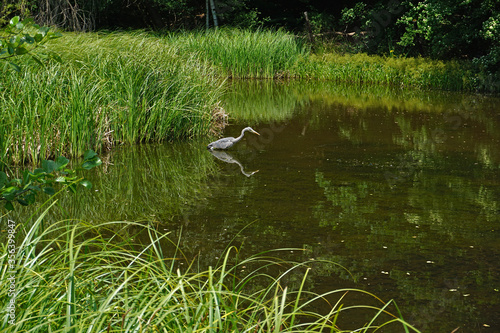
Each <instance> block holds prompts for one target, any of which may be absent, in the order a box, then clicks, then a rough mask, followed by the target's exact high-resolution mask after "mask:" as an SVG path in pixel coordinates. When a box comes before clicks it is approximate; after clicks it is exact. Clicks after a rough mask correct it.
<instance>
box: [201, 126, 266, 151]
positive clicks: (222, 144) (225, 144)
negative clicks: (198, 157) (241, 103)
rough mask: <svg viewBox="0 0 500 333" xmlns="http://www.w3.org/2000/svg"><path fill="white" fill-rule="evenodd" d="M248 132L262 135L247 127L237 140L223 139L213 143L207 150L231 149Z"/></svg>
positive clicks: (231, 138)
mask: <svg viewBox="0 0 500 333" xmlns="http://www.w3.org/2000/svg"><path fill="white" fill-rule="evenodd" d="M246 131H250V132H252V133H255V134H257V135H260V134H259V133H257V132H256V131H255V130H254V129H253V128H251V127H245V128H244V129H243V130H242V131H241V135H240V136H239V137H237V138H233V137H228V138H222V139H219V140H217V141H214V142H212V143H210V144H209V145H208V146H207V148H208V149H210V150H214V149H228V148H231V147H232V146H233V145H234V144H235V143H236V142H238V141H240V140H241V139H242V138H243V136H244V135H245V132H246Z"/></svg>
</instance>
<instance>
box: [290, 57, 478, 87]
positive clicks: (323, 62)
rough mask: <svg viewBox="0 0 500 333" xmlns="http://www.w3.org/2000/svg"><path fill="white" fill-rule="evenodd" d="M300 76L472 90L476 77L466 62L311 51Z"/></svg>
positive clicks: (298, 68)
mask: <svg viewBox="0 0 500 333" xmlns="http://www.w3.org/2000/svg"><path fill="white" fill-rule="evenodd" d="M296 72H297V74H298V75H299V76H300V77H308V78H314V79H323V80H331V81H339V82H352V83H368V84H384V85H391V86H397V87H410V88H422V89H442V90H452V91H473V90H475V89H476V83H477V77H476V76H475V75H474V73H473V71H472V69H471V68H470V67H469V66H467V65H466V64H464V63H458V62H455V61H448V62H443V61H438V60H431V59H424V58H398V57H381V56H369V55H367V54H364V53H360V54H340V53H326V54H322V55H311V56H310V57H309V58H308V59H305V60H302V61H300V62H299V63H297V67H296Z"/></svg>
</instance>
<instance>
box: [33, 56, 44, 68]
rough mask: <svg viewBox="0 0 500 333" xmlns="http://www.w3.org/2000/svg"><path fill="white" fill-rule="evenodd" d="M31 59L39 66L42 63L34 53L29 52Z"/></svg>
mask: <svg viewBox="0 0 500 333" xmlns="http://www.w3.org/2000/svg"><path fill="white" fill-rule="evenodd" d="M31 59H33V60H35V62H36V63H37V64H39V65H40V66H43V63H42V62H41V61H40V59H38V57H37V56H36V55H34V54H31Z"/></svg>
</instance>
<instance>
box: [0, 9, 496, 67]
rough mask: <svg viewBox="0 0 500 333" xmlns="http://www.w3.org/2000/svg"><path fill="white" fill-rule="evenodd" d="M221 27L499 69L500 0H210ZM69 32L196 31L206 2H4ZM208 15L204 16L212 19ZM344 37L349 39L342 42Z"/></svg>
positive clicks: (203, 23)
mask: <svg viewBox="0 0 500 333" xmlns="http://www.w3.org/2000/svg"><path fill="white" fill-rule="evenodd" d="M214 3H215V7H216V12H217V17H218V21H219V25H221V26H224V25H225V26H239V27H246V28H255V27H273V28H285V29H287V30H289V31H292V32H294V33H299V34H300V33H303V32H304V30H305V27H306V21H305V18H304V17H305V15H304V12H308V19H309V22H308V24H307V32H308V33H309V34H310V33H313V34H314V35H315V36H320V38H324V37H325V36H326V37H328V38H331V37H338V36H344V37H345V36H349V38H350V40H347V41H348V42H351V43H353V44H355V45H356V47H355V48H351V50H355V51H363V52H368V53H373V54H395V55H401V56H426V57H431V58H434V59H463V60H469V61H470V62H471V63H474V64H475V65H476V67H477V68H478V69H480V70H481V71H482V72H484V73H489V74H492V75H493V74H495V73H496V74H498V71H499V68H500V37H499V36H500V0H461V1H456V0H365V1H354V2H353V1H348V0H341V1H319V0H274V1H269V0H214ZM12 14H19V15H21V16H22V15H32V16H33V17H34V18H35V20H36V21H37V23H39V24H42V25H56V26H60V27H63V28H65V29H69V30H80V31H87V30H97V29H124V28H125V29H126V28H143V29H144V28H145V29H154V30H165V29H168V30H174V29H199V28H205V26H206V23H207V20H206V19H207V1H206V0H44V1H38V0H23V1H15V0H1V2H0V16H1V17H0V25H1V24H2V22H3V23H6V22H8V19H6V18H7V17H8V16H9V15H12ZM211 16H212V15H210V14H208V18H209V19H210V20H208V22H210V24H211V25H212V21H211V20H212V17H211ZM343 41H344V42H345V41H346V39H344V40H343Z"/></svg>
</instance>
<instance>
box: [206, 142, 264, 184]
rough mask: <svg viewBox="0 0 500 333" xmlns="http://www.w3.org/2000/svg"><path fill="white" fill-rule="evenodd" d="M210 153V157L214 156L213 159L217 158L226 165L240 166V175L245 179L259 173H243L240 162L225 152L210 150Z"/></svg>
mask: <svg viewBox="0 0 500 333" xmlns="http://www.w3.org/2000/svg"><path fill="white" fill-rule="evenodd" d="M210 153H212V155H214V156H215V157H217V158H218V159H219V160H221V161H224V162H226V163H235V164H238V165H239V166H240V170H241V173H242V174H244V175H245V176H247V177H250V176H251V175H253V174H254V173H257V172H259V170H257V171H252V172H250V173H247V172H245V169H244V168H243V165H241V163H240V162H238V160H236V159H235V158H234V157H232V156H231V155H229V154H228V153H226V152H225V151H220V150H212V149H211V150H210Z"/></svg>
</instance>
